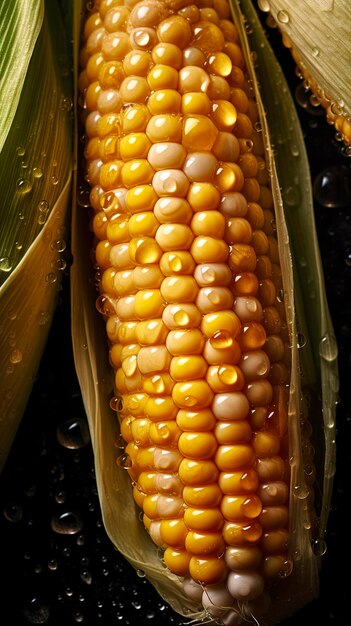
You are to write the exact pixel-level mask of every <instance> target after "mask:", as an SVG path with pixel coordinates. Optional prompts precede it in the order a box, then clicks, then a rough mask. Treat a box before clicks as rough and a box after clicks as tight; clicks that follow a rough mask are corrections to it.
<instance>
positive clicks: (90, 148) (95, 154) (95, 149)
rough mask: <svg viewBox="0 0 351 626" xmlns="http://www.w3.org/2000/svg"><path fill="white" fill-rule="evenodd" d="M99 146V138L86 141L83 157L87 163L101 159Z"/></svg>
mask: <svg viewBox="0 0 351 626" xmlns="http://www.w3.org/2000/svg"><path fill="white" fill-rule="evenodd" d="M99 144H100V139H99V137H91V138H90V139H89V140H88V143H87V144H86V146H85V148H84V157H85V158H86V160H87V161H94V160H95V159H98V158H101V156H100V154H99ZM93 208H94V207H93Z"/></svg>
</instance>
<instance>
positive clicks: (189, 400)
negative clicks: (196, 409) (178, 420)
mask: <svg viewBox="0 0 351 626" xmlns="http://www.w3.org/2000/svg"><path fill="white" fill-rule="evenodd" d="M196 403H197V400H196V398H195V396H185V398H184V404H185V405H186V406H189V407H191V406H195V405H196Z"/></svg>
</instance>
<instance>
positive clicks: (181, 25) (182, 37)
mask: <svg viewBox="0 0 351 626" xmlns="http://www.w3.org/2000/svg"><path fill="white" fill-rule="evenodd" d="M157 35H158V38H159V40H160V41H162V42H165V43H172V44H174V45H176V46H178V47H179V48H185V46H187V45H188V43H189V41H190V39H191V26H190V24H189V22H188V20H187V19H185V18H184V17H182V16H181V15H172V16H171V17H169V18H167V19H165V20H163V21H162V22H161V23H160V24H159V26H158V28H157Z"/></svg>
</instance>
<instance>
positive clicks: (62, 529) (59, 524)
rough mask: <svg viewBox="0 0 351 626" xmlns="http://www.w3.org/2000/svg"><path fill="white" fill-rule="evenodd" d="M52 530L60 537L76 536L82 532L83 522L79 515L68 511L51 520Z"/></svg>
mask: <svg viewBox="0 0 351 626" xmlns="http://www.w3.org/2000/svg"><path fill="white" fill-rule="evenodd" d="M51 528H52V530H53V531H54V532H55V533H58V534H60V535H75V534H76V533H79V532H80V531H81V530H82V528H83V521H82V519H81V518H80V517H79V515H77V513H73V511H66V512H65V513H61V514H60V515H55V516H54V517H53V518H52V519H51Z"/></svg>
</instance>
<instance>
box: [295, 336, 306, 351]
mask: <svg viewBox="0 0 351 626" xmlns="http://www.w3.org/2000/svg"><path fill="white" fill-rule="evenodd" d="M306 343H307V339H306V337H305V335H304V334H303V333H297V347H298V348H304V347H305V345H306Z"/></svg>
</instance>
